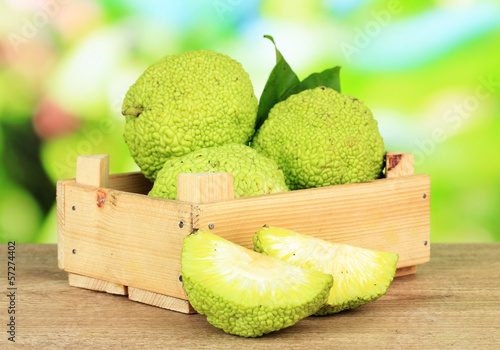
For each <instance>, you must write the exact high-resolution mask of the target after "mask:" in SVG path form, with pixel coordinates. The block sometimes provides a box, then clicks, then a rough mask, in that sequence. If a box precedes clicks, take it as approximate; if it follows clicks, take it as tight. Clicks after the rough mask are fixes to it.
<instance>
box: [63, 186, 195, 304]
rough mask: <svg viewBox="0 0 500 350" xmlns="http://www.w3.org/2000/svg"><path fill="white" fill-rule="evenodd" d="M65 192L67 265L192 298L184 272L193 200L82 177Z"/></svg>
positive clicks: (85, 272) (111, 279) (81, 271)
mask: <svg viewBox="0 0 500 350" xmlns="http://www.w3.org/2000/svg"><path fill="white" fill-rule="evenodd" d="M65 192H66V193H65V211H66V215H65V232H64V234H65V241H64V254H65V270H66V271H68V272H71V273H76V274H80V275H84V276H89V277H93V278H97V279H101V280H105V281H109V282H113V283H117V284H122V285H125V286H128V287H134V288H141V289H144V290H148V291H151V292H156V293H160V294H165V295H170V296H174V297H177V298H181V299H185V300H186V299H187V297H186V294H185V292H184V290H183V288H182V283H181V282H180V281H179V276H180V260H181V249H182V239H183V238H184V237H185V236H186V235H188V234H189V233H190V232H191V231H192V224H191V212H192V206H191V205H190V204H187V203H180V202H178V201H173V200H167V199H161V198H154V197H149V196H144V195H140V194H135V193H128V192H123V191H118V190H112V189H105V188H96V187H90V186H84V185H80V184H77V183H74V184H67V185H66V191H65ZM72 207H75V210H72ZM73 249H75V251H76V253H75V254H73V253H72V251H73Z"/></svg>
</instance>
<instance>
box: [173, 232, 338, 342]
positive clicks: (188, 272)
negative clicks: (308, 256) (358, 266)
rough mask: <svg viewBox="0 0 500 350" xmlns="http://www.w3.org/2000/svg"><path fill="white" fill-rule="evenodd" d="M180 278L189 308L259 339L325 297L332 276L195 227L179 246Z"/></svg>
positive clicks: (214, 322) (314, 308) (231, 330)
mask: <svg viewBox="0 0 500 350" xmlns="http://www.w3.org/2000/svg"><path fill="white" fill-rule="evenodd" d="M181 264H182V268H181V270H182V281H183V284H184V289H185V290H186V293H187V296H188V300H189V302H190V303H191V305H192V306H193V308H194V309H195V310H196V311H197V312H199V313H200V314H202V315H207V320H208V322H210V323H211V324H212V325H214V326H215V327H217V328H221V329H222V330H224V331H225V332H227V333H231V334H236V335H240V336H243V337H258V336H261V335H263V334H266V333H269V332H272V331H277V330H279V329H282V328H285V327H289V326H291V325H293V324H295V323H296V322H297V321H299V320H300V319H302V318H304V317H307V316H309V315H312V314H314V313H315V312H317V311H318V310H319V309H320V308H321V307H322V306H323V305H324V304H325V302H326V301H327V299H328V295H329V293H330V288H331V287H332V284H333V278H332V276H331V275H328V274H325V273H322V272H319V271H311V270H307V269H302V268H300V267H297V266H294V265H292V264H288V263H286V262H284V261H281V260H278V259H276V258H272V257H269V256H266V255H263V254H258V253H256V252H254V251H252V250H250V249H246V248H244V247H241V246H239V245H237V244H234V243H232V242H230V241H228V240H225V239H223V238H221V237H219V236H217V235H214V234H212V233H210V232H207V231H203V230H199V231H197V232H195V233H193V234H191V235H189V236H187V237H186V238H184V243H183V246H182V260H181Z"/></svg>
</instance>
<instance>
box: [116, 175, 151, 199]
mask: <svg viewBox="0 0 500 350" xmlns="http://www.w3.org/2000/svg"><path fill="white" fill-rule="evenodd" d="M152 187H153V183H152V182H151V181H150V180H148V179H147V178H146V177H144V175H143V174H142V173H141V172H140V171H138V172H131V173H122V174H111V175H109V185H108V188H112V189H114V190H119V191H124V192H131V193H139V194H148V193H149V191H151V188H152Z"/></svg>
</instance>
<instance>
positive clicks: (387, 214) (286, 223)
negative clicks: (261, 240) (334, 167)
mask: <svg viewBox="0 0 500 350" xmlns="http://www.w3.org/2000/svg"><path fill="white" fill-rule="evenodd" d="M424 194H426V195H425V196H424ZM424 197H425V198H424ZM195 210H196V208H195ZM429 216H430V178H429V176H428V175H414V176H404V177H396V178H389V179H380V180H374V181H369V182H362V183H353V184H346V185H337V186H331V187H323V188H314V189H307V190H299V191H292V192H286V193H276V194H271V195H263V196H256V197H249V198H236V199H233V200H230V201H223V202H219V203H211V204H200V205H198V211H197V218H194V219H193V222H195V223H196V225H197V226H196V227H195V228H200V229H208V228H209V225H210V224H212V225H213V226H214V229H213V230H212V232H213V233H215V234H218V235H220V236H222V237H224V238H227V239H229V240H231V241H233V242H234V243H237V244H241V245H242V246H244V247H247V248H250V249H251V248H252V247H253V243H252V236H253V234H254V233H255V232H256V231H257V230H258V229H259V228H260V227H262V226H263V225H264V224H267V225H271V226H278V227H284V228H288V229H291V230H295V231H298V232H301V233H304V234H308V235H312V236H315V237H318V238H322V239H326V240H329V241H336V242H339V243H347V244H351V245H355V246H359V247H364V248H368V249H375V250H380V251H388V252H397V253H399V254H400V260H399V263H398V267H407V266H412V265H417V264H422V263H425V262H427V261H429V258H430V245H429V244H428V240H429V224H430V221H429Z"/></svg>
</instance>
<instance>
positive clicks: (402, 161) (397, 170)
mask: <svg viewBox="0 0 500 350" xmlns="http://www.w3.org/2000/svg"><path fill="white" fill-rule="evenodd" d="M413 174H414V170H413V154H412V153H398V152H392V151H387V152H386V174H385V177H386V178H393V177H399V176H409V175H413Z"/></svg>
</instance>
